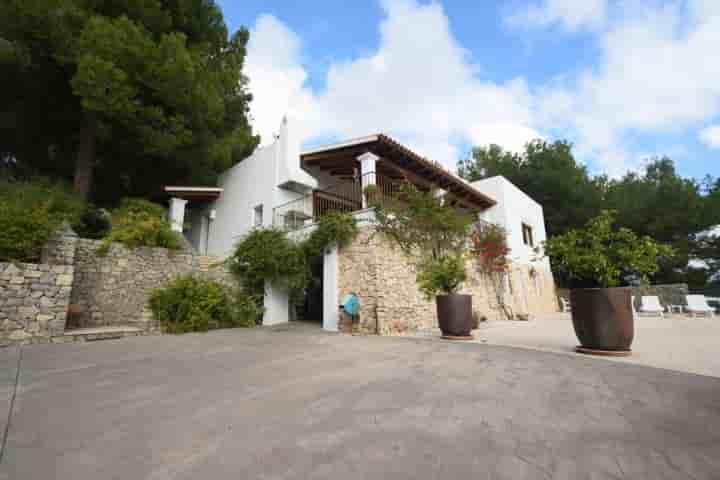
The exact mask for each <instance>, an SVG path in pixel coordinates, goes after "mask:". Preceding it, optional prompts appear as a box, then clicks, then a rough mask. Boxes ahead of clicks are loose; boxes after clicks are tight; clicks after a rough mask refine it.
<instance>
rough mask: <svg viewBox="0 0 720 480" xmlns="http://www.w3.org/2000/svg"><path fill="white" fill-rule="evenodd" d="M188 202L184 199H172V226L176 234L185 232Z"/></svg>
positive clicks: (170, 213)
mask: <svg viewBox="0 0 720 480" xmlns="http://www.w3.org/2000/svg"><path fill="white" fill-rule="evenodd" d="M187 202H188V201H187V200H183V199H182V198H177V197H172V198H171V199H170V212H169V217H170V226H171V228H172V230H173V231H174V232H180V233H182V231H183V224H184V223H185V205H187Z"/></svg>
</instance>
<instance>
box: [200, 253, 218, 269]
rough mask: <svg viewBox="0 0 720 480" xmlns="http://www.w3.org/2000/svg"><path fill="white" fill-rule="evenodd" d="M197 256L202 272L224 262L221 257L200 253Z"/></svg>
mask: <svg viewBox="0 0 720 480" xmlns="http://www.w3.org/2000/svg"><path fill="white" fill-rule="evenodd" d="M196 258H197V261H198V267H199V268H200V271H202V272H207V271H210V270H211V269H212V268H213V267H215V266H216V265H217V264H219V263H222V260H221V259H220V258H218V257H214V256H211V255H200V256H198V257H196Z"/></svg>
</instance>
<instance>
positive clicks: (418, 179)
mask: <svg viewBox="0 0 720 480" xmlns="http://www.w3.org/2000/svg"><path fill="white" fill-rule="evenodd" d="M382 160H383V166H384V167H386V168H388V169H390V170H393V169H394V170H395V171H396V172H397V173H399V174H400V175H403V176H404V177H405V178H407V179H408V180H409V181H410V182H411V183H415V184H418V185H422V186H424V187H425V188H428V189H430V188H438V185H437V183H434V182H432V181H430V180H428V179H427V178H425V177H422V176H420V175H418V174H417V173H415V172H412V171H410V170H405V169H403V168H401V167H398V166H397V165H393V164H392V163H391V162H390V161H388V160H387V159H386V158H383V159H382ZM440 188H443V187H442V186H440ZM443 190H446V191H447V192H448V193H449V194H450V195H451V196H452V197H453V198H454V199H456V200H457V201H459V202H460V203H462V205H463V206H465V207H467V208H471V209H473V210H477V209H478V206H477V205H475V204H473V203H472V202H470V201H469V200H468V199H467V198H465V197H464V196H459V195H457V194H456V193H455V192H452V191H450V190H447V189H445V188H443Z"/></svg>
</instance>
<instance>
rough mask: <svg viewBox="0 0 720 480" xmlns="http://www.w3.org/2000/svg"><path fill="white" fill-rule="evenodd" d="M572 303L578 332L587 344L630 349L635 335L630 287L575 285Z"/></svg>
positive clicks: (571, 293)
mask: <svg viewBox="0 0 720 480" xmlns="http://www.w3.org/2000/svg"><path fill="white" fill-rule="evenodd" d="M570 304H571V305H572V321H573V327H574V328H575V335H577V337H578V340H580V344H581V345H582V346H583V347H584V348H587V349H593V350H610V351H626V352H627V351H630V345H632V341H633V335H634V322H633V311H632V305H631V296H630V289H628V288H579V289H573V290H570Z"/></svg>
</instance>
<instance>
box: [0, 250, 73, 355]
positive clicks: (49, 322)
mask: <svg viewBox="0 0 720 480" xmlns="http://www.w3.org/2000/svg"><path fill="white" fill-rule="evenodd" d="M72 282H73V267H72V266H68V265H47V264H42V265H41V264H32V263H16V264H13V263H0V343H7V342H8V341H13V342H18V341H33V340H34V339H39V338H49V337H52V336H56V335H62V334H63V331H64V330H65V320H66V313H67V305H68V302H69V300H70V290H71V287H72Z"/></svg>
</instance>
